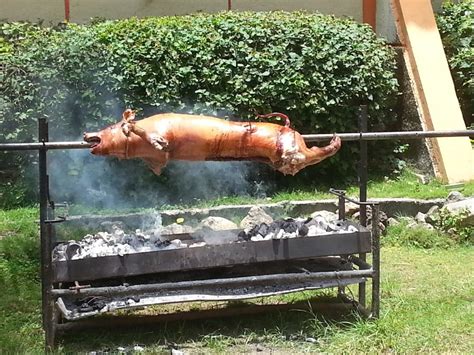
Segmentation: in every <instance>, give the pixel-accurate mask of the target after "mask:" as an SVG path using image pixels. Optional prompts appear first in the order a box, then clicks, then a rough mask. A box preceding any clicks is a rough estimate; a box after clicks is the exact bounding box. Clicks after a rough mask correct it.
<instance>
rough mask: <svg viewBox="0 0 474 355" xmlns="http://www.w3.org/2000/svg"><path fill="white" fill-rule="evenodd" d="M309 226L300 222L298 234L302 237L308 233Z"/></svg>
mask: <svg viewBox="0 0 474 355" xmlns="http://www.w3.org/2000/svg"><path fill="white" fill-rule="evenodd" d="M308 231H309V228H308V226H307V225H306V224H304V223H301V225H300V226H299V227H298V234H299V235H300V236H302V237H306V236H307V235H308Z"/></svg>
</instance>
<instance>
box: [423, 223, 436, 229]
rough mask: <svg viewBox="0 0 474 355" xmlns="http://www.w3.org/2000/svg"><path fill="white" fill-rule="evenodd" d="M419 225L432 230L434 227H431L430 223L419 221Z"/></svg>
mask: <svg viewBox="0 0 474 355" xmlns="http://www.w3.org/2000/svg"><path fill="white" fill-rule="evenodd" d="M419 226H420V227H422V228H424V229H428V230H434V229H435V227H433V226H432V225H431V224H429V223H420V224H419Z"/></svg>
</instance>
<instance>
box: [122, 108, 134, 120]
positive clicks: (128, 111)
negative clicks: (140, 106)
mask: <svg viewBox="0 0 474 355" xmlns="http://www.w3.org/2000/svg"><path fill="white" fill-rule="evenodd" d="M134 119H135V112H133V111H132V110H131V109H129V108H127V109H126V110H125V111H123V114H122V121H125V122H130V121H133V120H134Z"/></svg>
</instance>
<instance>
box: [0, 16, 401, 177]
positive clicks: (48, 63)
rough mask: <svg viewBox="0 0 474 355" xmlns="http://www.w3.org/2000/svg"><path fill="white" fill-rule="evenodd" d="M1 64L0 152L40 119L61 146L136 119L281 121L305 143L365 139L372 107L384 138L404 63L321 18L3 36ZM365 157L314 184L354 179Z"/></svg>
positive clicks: (21, 29) (355, 28)
mask: <svg viewBox="0 0 474 355" xmlns="http://www.w3.org/2000/svg"><path fill="white" fill-rule="evenodd" d="M0 53H1V55H2V63H3V64H2V70H1V76H2V77H1V79H2V80H1V81H2V87H1V97H0V100H1V101H0V141H30V140H32V139H35V137H36V119H37V118H38V117H41V116H47V117H49V121H50V122H51V137H52V139H62V140H64V139H71V138H72V139H77V138H78V137H79V136H80V135H81V133H82V132H83V131H86V130H93V129H96V128H99V127H103V126H105V125H107V124H109V123H111V122H115V121H117V120H118V118H119V117H120V113H121V112H122V110H123V109H124V108H126V107H132V108H134V109H138V110H139V111H140V114H141V115H143V116H144V115H148V114H151V113H158V112H166V111H177V112H192V113H205V114H211V115H218V116H221V117H228V118H230V119H253V118H254V117H255V116H254V111H255V110H256V111H258V112H260V113H266V112H271V111H281V112H285V113H287V114H288V115H289V116H290V117H291V119H292V123H293V126H294V127H295V128H296V129H298V130H299V131H301V132H302V133H309V132H311V133H315V132H320V133H331V132H334V131H339V132H344V131H346V132H347V131H354V130H356V129H357V115H356V109H355V108H356V106H357V105H358V104H359V103H361V102H367V103H369V104H370V108H371V109H370V111H371V121H370V128H371V129H374V130H375V129H377V130H378V129H385V128H386V127H387V126H388V125H390V124H392V123H393V118H394V115H393V112H392V107H393V106H394V103H395V101H396V97H397V95H396V94H397V80H396V78H395V66H396V64H395V59H394V53H393V51H392V50H391V49H390V48H389V47H388V46H386V45H385V43H384V42H383V41H382V40H380V39H377V38H376V36H375V34H374V33H373V32H372V31H371V29H370V28H369V27H368V26H366V25H361V24H358V23H356V22H354V21H352V20H350V19H337V18H335V17H332V16H323V15H319V14H306V13H286V12H273V13H246V12H241V13H232V12H226V13H220V14H214V15H205V14H198V15H192V16H184V17H164V18H148V19H136V18H132V19H127V20H120V21H107V22H100V23H93V24H90V25H81V26H79V25H73V24H69V25H62V26H60V27H57V28H42V27H39V26H34V25H28V24H3V25H1V26H0ZM355 150H356V147H355V146H354V145H348V146H347V147H346V148H345V149H343V150H342V151H341V153H340V154H338V156H336V157H334V158H332V159H331V160H330V161H328V163H324V165H321V166H320V167H318V169H317V170H311V169H310V170H308V171H309V172H308V173H306V172H305V173H304V174H312V173H314V172H317V174H320V176H322V175H324V174H326V175H329V176H331V177H334V176H335V175H336V176H337V175H339V176H348V175H351V176H353V171H354V152H355ZM9 159H10V161H11V157H10V158H9ZM27 160H28V159H27V158H25V157H24V156H23V157H21V159H20V161H19V162H15V164H14V165H15V166H18V165H20V166H21V165H22V164H24V162H25V161H27ZM3 162H5V160H3ZM304 174H303V175H304ZM313 178H314V175H313Z"/></svg>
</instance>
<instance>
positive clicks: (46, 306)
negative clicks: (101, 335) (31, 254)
mask: <svg viewBox="0 0 474 355" xmlns="http://www.w3.org/2000/svg"><path fill="white" fill-rule="evenodd" d="M38 138H39V140H40V142H41V143H43V144H45V143H46V142H47V141H48V139H49V134H48V122H47V121H46V119H45V118H40V119H39V120H38ZM38 156H39V157H38V158H39V159H38V169H39V194H40V201H39V202H40V241H41V244H40V245H41V294H42V318H43V329H44V332H45V351H46V352H49V351H51V349H53V347H54V345H55V338H56V329H55V326H56V324H55V323H56V319H55V309H54V300H53V298H52V295H51V290H52V288H53V284H52V260H51V251H52V245H51V242H52V240H51V236H52V226H51V225H49V224H46V220H47V219H48V200H49V186H48V185H49V181H48V170H47V169H48V168H47V164H48V161H47V151H46V150H41V151H39V153H38Z"/></svg>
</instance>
